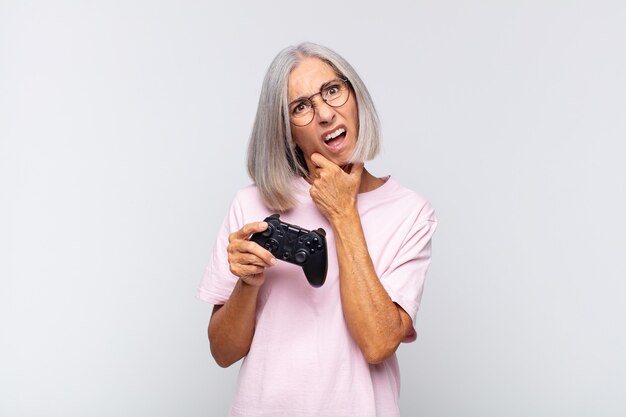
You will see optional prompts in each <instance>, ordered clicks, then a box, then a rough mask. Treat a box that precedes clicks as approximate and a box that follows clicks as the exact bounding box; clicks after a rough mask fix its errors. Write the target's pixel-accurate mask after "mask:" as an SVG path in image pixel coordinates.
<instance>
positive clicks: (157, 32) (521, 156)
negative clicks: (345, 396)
mask: <svg viewBox="0 0 626 417" xmlns="http://www.w3.org/2000/svg"><path fill="white" fill-rule="evenodd" d="M383 3H384V4H383ZM383 3H379V2H376V3H373V2H372V3H367V2H361V1H349V2H327V1H318V2H310V1H309V2H287V1H278V2H272V3H271V4H269V3H267V2H253V1H249V2H237V1H235V2H228V3H227V4H226V2H223V3H220V4H216V3H214V2H209V1H203V2H201V1H164V0H158V1H147V0H144V1H135V2H124V1H96V0H94V1H84V2H78V1H54V2H48V1H27V0H26V1H1V2H0V415H2V416H11V417H13V416H15V417H18V416H47V417H53V416H59V417H61V416H63V417H67V416H81V417H83V416H103V417H104V416H111V415H118V416H144V415H145V416H153V417H156V416H208V415H211V416H219V415H225V414H226V412H227V410H228V407H229V404H230V402H231V399H232V393H233V390H234V384H235V378H236V374H237V370H238V367H239V364H236V365H234V366H233V367H231V368H229V369H226V370H224V369H221V368H219V367H218V366H217V365H216V364H215V363H214V362H213V360H212V359H211V357H210V354H209V350H208V342H207V339H206V325H207V323H208V319H209V316H210V311H211V306H210V305H207V304H205V303H202V302H200V301H198V300H196V299H195V293H196V287H197V285H198V284H199V281H200V278H201V275H202V273H203V270H204V267H205V265H206V263H207V261H208V258H209V255H210V253H211V249H212V246H213V240H214V238H215V234H216V231H217V228H218V226H219V224H220V223H221V221H222V218H223V216H224V215H225V213H226V209H227V206H228V204H229V202H230V200H231V198H232V197H233V195H234V193H235V192H236V190H238V189H239V188H241V187H243V186H245V185H247V184H249V183H250V180H249V179H248V177H247V175H246V171H245V150H246V146H247V140H248V136H249V133H250V129H251V126H252V121H253V118H254V114H255V110H256V105H257V101H258V94H259V91H260V87H261V81H262V78H263V76H264V73H265V70H266V68H267V66H268V65H269V63H270V61H271V60H272V59H273V57H274V56H275V54H276V53H277V52H278V51H279V50H280V49H282V48H283V47H285V46H287V45H290V44H294V43H298V42H300V41H304V40H310V41H314V42H318V43H322V44H324V45H327V46H329V47H331V48H333V49H335V50H336V51H338V52H339V53H340V54H342V55H343V56H344V57H345V58H347V59H348V61H349V62H351V63H352V64H353V66H354V67H355V68H356V69H357V71H358V72H359V73H360V75H361V76H362V78H363V79H364V81H365V83H366V85H367V86H368V87H369V89H370V92H371V94H372V96H373V99H374V102H375V103H376V105H377V108H378V110H379V113H380V117H381V120H382V124H383V131H384V136H385V139H384V149H383V152H382V154H381V156H380V157H379V158H377V159H376V160H375V161H372V162H371V163H368V164H367V166H368V168H370V170H371V171H372V172H373V173H374V174H375V175H378V176H383V175H386V174H391V175H392V176H393V177H394V178H396V179H397V180H398V181H399V182H401V183H403V184H404V185H406V186H408V187H409V188H412V189H414V190H415V191H417V192H419V193H421V194H422V195H424V196H425V197H427V198H428V199H429V200H430V201H431V202H432V203H433V205H434V207H435V208H436V210H437V214H438V217H439V221H440V223H439V228H438V231H437V233H436V235H435V240H434V252H433V262H432V266H431V270H430V273H429V276H428V279H427V284H426V290H425V293H424V298H423V303H422V307H421V310H420V312H419V314H418V320H417V330H418V333H419V337H418V340H417V342H416V343H414V344H409V345H403V346H401V347H400V349H399V356H400V363H401V368H402V376H403V380H402V394H401V408H402V411H403V415H404V416H426V417H438V416H441V417H444V416H445V417H450V416H459V417H470V416H476V417H484V416H509V417H515V416H533V417H543V416H545V417H553V416H593V417H599V416H624V415H626V400H625V399H624V395H623V394H624V387H625V386H626V355H625V354H624V352H626V331H625V329H626V283H625V278H626V267H625V261H624V259H626V256H625V254H626V244H625V241H626V239H625V235H626V221H625V220H624V218H625V217H624V213H625V212H626V195H625V191H626V187H625V185H626V184H625V183H626V181H625V180H626V169H625V165H626V164H625V163H624V156H625V154H626V152H625V151H626V146H625V143H626V77H624V74H626V56H625V55H626V54H625V52H624V51H625V49H624V41H625V40H626V25H625V24H624V22H626V3H624V2H621V1H617V0H615V1H553V0H548V1H521V0H514V1H506V2H497V1H486V0H478V1H474V2H464V1H459V0H450V1H437V2H425V1H417V2H408V1H407V2H396V1H387V2H383Z"/></svg>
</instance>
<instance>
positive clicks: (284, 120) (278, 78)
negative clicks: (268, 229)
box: [248, 42, 381, 212]
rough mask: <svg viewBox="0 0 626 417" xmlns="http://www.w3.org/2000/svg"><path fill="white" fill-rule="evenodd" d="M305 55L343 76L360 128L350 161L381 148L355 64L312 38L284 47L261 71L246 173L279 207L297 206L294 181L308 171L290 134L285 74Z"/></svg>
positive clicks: (370, 155)
mask: <svg viewBox="0 0 626 417" xmlns="http://www.w3.org/2000/svg"><path fill="white" fill-rule="evenodd" d="M308 57H315V58H318V59H320V60H322V61H324V62H326V63H327V64H328V65H330V66H331V67H332V68H333V69H334V70H335V72H336V73H337V75H338V76H340V77H343V78H346V79H348V81H349V82H350V85H351V87H352V91H353V92H354V95H355V97H356V101H357V108H358V115H359V120H358V126H359V133H358V137H357V143H356V147H355V149H354V152H353V153H352V155H351V156H350V159H349V162H350V163H354V162H363V161H366V160H370V159H373V158H374V157H375V156H376V155H377V154H378V152H379V149H380V137H381V129H380V122H379V120H378V115H377V113H376V109H375V108H374V103H373V102H372V98H371V97H370V94H369V92H368V91H367V88H366V87H365V84H363V81H361V78H360V77H359V76H358V74H357V73H356V71H355V70H354V68H352V66H351V65H350V64H349V63H348V62H347V61H346V60H345V59H343V58H342V57H341V56H340V55H339V54H337V53H336V52H334V51H332V50H330V49H328V48H326V47H324V46H321V45H316V44H314V43H309V42H305V43H301V44H300V45H296V46H290V47H287V48H285V49H283V50H282V51H280V52H279V53H278V55H277V56H276V58H274V60H273V61H272V63H271V64H270V66H269V68H268V70H267V73H266V74H265V79H264V80H263V86H262V88H261V96H260V98H259V106H258V109H257V113H256V118H255V120H254V125H253V127H252V133H251V135H250V143H249V145H248V174H249V175H250V177H251V178H252V180H253V181H254V183H255V185H256V186H257V188H258V189H259V192H260V193H261V196H262V198H263V201H264V202H265V204H266V205H267V206H268V207H269V208H270V209H271V210H274V211H278V212H285V211H288V210H290V209H292V208H294V207H295V206H296V204H297V202H296V199H295V198H294V196H293V189H292V187H293V180H294V178H296V177H307V176H308V169H307V167H306V163H305V161H304V156H303V155H302V151H300V149H299V148H298V147H296V146H295V145H294V144H293V140H292V138H291V127H290V122H289V110H288V100H289V98H288V90H287V86H288V81H289V74H290V73H291V71H292V70H293V69H294V68H295V67H296V66H297V65H298V64H299V63H300V62H301V61H302V60H303V59H304V58H308Z"/></svg>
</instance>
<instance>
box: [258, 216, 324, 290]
mask: <svg viewBox="0 0 626 417" xmlns="http://www.w3.org/2000/svg"><path fill="white" fill-rule="evenodd" d="M279 217H280V215H278V214H272V215H271V216H269V217H267V218H265V220H264V221H265V222H267V224H268V227H267V229H266V230H264V231H262V232H259V233H255V234H253V235H252V237H251V238H250V240H251V241H253V242H256V243H258V244H259V245H261V246H263V247H264V248H265V249H267V250H268V251H270V252H272V254H273V255H274V256H275V257H276V258H277V259H281V260H283V261H287V262H289V263H292V264H296V265H298V266H301V267H302V269H303V270H304V275H306V279H307V280H308V281H309V284H311V285H312V286H313V287H316V288H318V287H321V286H322V285H324V281H326V272H327V270H328V255H327V252H326V237H325V236H326V231H324V229H322V228H319V229H317V230H313V231H309V230H306V229H303V228H301V227H300V226H295V225H293V224H288V223H283V222H281V221H280V219H279Z"/></svg>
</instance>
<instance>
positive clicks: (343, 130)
mask: <svg viewBox="0 0 626 417" xmlns="http://www.w3.org/2000/svg"><path fill="white" fill-rule="evenodd" d="M345 131H346V129H344V128H342V127H341V128H339V129H337V130H335V131H334V132H333V133H329V134H328V135H327V136H326V139H325V141H326V142H328V141H329V140H331V139H335V138H336V137H337V136H339V135H341V134H342V133H343V132H345Z"/></svg>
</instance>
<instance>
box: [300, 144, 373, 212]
mask: <svg viewBox="0 0 626 417" xmlns="http://www.w3.org/2000/svg"><path fill="white" fill-rule="evenodd" d="M311 161H312V162H313V163H314V164H315V165H316V168H315V170H314V172H311V173H310V174H311V178H310V179H311V181H312V185H311V190H310V194H311V198H312V199H313V201H314V202H315V204H316V205H317V207H318V208H319V209H320V211H321V212H322V214H323V215H324V216H325V217H326V218H327V219H328V221H330V222H331V223H332V222H333V221H334V220H336V219H338V218H339V217H340V216H341V215H345V214H348V213H350V210H356V200H357V194H358V193H359V188H360V186H361V174H362V173H363V163H357V164H352V165H348V166H346V167H345V171H344V169H342V168H341V167H340V166H338V165H337V164H335V163H334V162H332V161H329V160H328V159H326V158H325V157H324V156H322V155H321V154H319V153H314V154H313V155H311Z"/></svg>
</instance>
